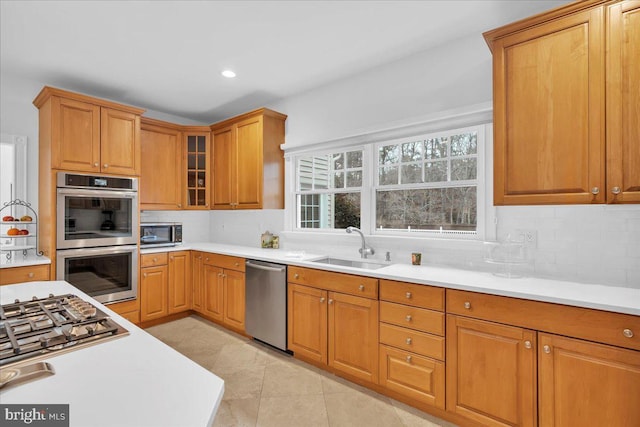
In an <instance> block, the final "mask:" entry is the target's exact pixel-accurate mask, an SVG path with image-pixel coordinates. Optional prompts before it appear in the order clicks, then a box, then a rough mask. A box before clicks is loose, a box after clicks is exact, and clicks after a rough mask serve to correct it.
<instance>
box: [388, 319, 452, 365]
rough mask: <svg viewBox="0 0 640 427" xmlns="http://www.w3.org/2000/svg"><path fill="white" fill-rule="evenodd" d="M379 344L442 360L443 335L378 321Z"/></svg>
mask: <svg viewBox="0 0 640 427" xmlns="http://www.w3.org/2000/svg"><path fill="white" fill-rule="evenodd" d="M380 344H387V345H390V346H393V347H397V348H399V349H402V350H406V351H410V352H413V353H418V354H421V355H423V356H428V357H433V358H434V359H438V360H444V337H439V336H437V335H431V334H426V333H424V332H418V331H415V330H413V329H408V328H402V327H400V326H394V325H389V324H387V323H380Z"/></svg>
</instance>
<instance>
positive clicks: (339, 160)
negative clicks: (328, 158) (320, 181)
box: [333, 153, 344, 170]
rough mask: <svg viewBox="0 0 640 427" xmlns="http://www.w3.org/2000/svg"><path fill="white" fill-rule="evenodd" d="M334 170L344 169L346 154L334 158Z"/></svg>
mask: <svg viewBox="0 0 640 427" xmlns="http://www.w3.org/2000/svg"><path fill="white" fill-rule="evenodd" d="M333 169H335V170H340V169H344V154H342V153H340V154H336V155H334V156H333Z"/></svg>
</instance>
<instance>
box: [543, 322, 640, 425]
mask: <svg viewBox="0 0 640 427" xmlns="http://www.w3.org/2000/svg"><path fill="white" fill-rule="evenodd" d="M538 340H539V341H538V372H539V373H538V391H539V398H538V399H539V417H540V426H545V427H547V426H548V427H565V426H566V427H570V426H640V352H638V351H634V350H626V349H621V348H617V347H613V346H609V345H603V344H596V343H592V342H589V341H583V340H578V339H572V338H566V337H561V336H557V335H551V334H545V333H539V334H538Z"/></svg>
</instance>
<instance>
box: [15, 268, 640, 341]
mask: <svg viewBox="0 0 640 427" xmlns="http://www.w3.org/2000/svg"><path fill="white" fill-rule="evenodd" d="M27 276H29V278H30V279H31V278H33V277H34V276H35V274H34V273H33V272H31V273H29V274H27ZM625 331H628V329H625ZM629 332H631V331H629ZM631 336H633V334H631Z"/></svg>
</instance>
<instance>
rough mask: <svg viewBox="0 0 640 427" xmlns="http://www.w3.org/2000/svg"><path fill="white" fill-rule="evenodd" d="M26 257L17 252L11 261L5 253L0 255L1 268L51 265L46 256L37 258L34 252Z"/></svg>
mask: <svg viewBox="0 0 640 427" xmlns="http://www.w3.org/2000/svg"><path fill="white" fill-rule="evenodd" d="M29 252H30V253H29V254H28V255H27V256H26V257H24V256H22V253H20V252H15V253H14V254H13V255H12V257H11V259H7V257H6V256H5V252H2V254H0V268H13V267H28V266H31V265H42V264H51V260H50V259H49V258H47V257H46V256H36V255H35V254H33V251H32V250H30V251H29Z"/></svg>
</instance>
